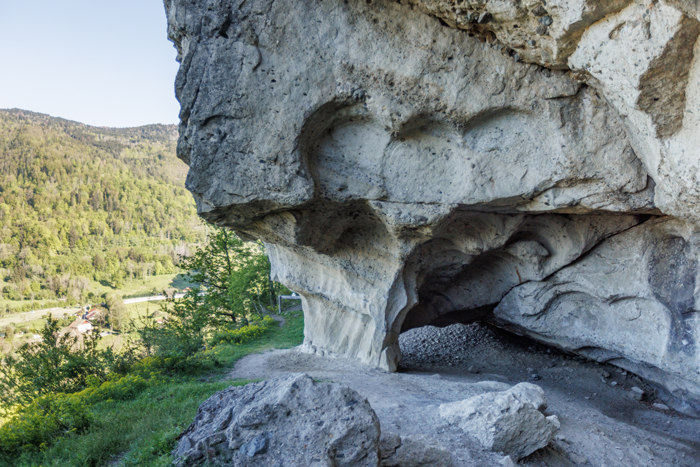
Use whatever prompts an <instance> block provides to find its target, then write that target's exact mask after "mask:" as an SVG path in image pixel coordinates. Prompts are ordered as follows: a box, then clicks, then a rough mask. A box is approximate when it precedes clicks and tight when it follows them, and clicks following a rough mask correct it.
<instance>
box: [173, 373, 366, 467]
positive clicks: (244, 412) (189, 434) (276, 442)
mask: <svg viewBox="0 0 700 467" xmlns="http://www.w3.org/2000/svg"><path fill="white" fill-rule="evenodd" d="M173 454H174V455H175V457H176V459H177V464H178V465H182V466H185V465H199V464H205V463H208V464H207V465H236V466H251V467H252V466H260V467H263V466H264V467H272V466H275V467H286V466H295V465H304V466H310V467H321V466H326V465H334V466H338V467H341V466H347V467H364V466H366V467H369V466H372V467H377V466H378V465H379V421H378V419H377V416H376V414H375V413H374V411H373V410H372V408H371V407H370V405H369V403H368V402H367V400H366V399H364V398H363V397H361V396H360V395H359V394H358V393H357V392H355V391H353V390H352V389H350V388H348V387H347V386H344V385H341V384H336V383H315V382H314V381H313V380H312V379H311V378H310V377H309V376H307V375H304V374H299V373H297V374H291V375H288V376H283V377H278V378H274V379H271V380H268V381H264V382H261V383H251V384H248V385H246V386H242V387H232V388H229V389H226V390H224V391H221V392H218V393H216V394H214V395H213V396H212V397H210V398H209V399H207V400H206V401H205V402H204V403H203V404H202V405H201V406H200V407H199V410H198V411H197V415H196V417H195V420H194V422H193V423H192V425H190V427H189V428H187V430H185V432H184V433H183V434H182V435H181V437H180V441H179V443H178V446H177V448H176V450H175V452H174V453H173Z"/></svg>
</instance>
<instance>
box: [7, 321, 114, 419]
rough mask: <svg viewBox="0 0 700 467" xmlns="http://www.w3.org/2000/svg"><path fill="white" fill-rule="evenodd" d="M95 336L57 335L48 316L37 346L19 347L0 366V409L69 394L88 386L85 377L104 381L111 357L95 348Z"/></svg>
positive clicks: (56, 326)
mask: <svg viewBox="0 0 700 467" xmlns="http://www.w3.org/2000/svg"><path fill="white" fill-rule="evenodd" d="M99 340H100V336H99V333H98V332H93V333H92V334H88V335H86V336H85V337H84V338H83V342H82V344H81V345H79V343H78V337H77V336H73V335H71V334H70V333H63V332H61V327H60V323H59V321H58V320H55V319H53V318H51V315H48V317H47V319H46V324H45V325H44V328H43V329H42V330H41V340H40V341H39V342H28V343H25V344H22V345H21V346H20V347H19V349H18V350H17V355H16V356H13V355H9V356H6V357H5V359H4V364H3V365H0V409H3V410H5V411H7V410H10V409H11V408H12V407H14V406H16V405H25V404H29V403H31V402H32V401H33V400H34V399H36V398H37V397H41V396H44V395H47V394H52V393H72V392H76V391H80V390H81V389H84V388H86V387H87V386H88V384H87V381H88V378H89V377H95V378H97V379H99V380H104V379H105V378H106V376H107V373H108V371H109V369H110V367H112V366H113V363H114V360H115V355H114V353H113V352H112V351H111V350H109V351H105V350H99V349H98V348H97V345H98V342H99Z"/></svg>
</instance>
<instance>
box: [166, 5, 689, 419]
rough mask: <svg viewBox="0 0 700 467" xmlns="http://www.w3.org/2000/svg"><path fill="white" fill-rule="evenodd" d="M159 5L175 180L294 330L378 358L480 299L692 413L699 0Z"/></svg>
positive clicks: (480, 305) (524, 329) (392, 360)
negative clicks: (292, 293) (268, 284)
mask: <svg viewBox="0 0 700 467" xmlns="http://www.w3.org/2000/svg"><path fill="white" fill-rule="evenodd" d="M165 4H166V11H167V15H168V22H169V35H170V38H171V39H172V41H173V42H174V43H175V45H176V47H177V49H178V52H179V57H178V59H179V60H180V63H181V67H180V71H179V73H178V76H177V81H176V91H177V95H178V98H179V99H180V102H181V105H182V110H181V115H180V117H181V126H180V140H179V145H178V153H179V156H180V157H181V158H182V159H183V160H184V161H186V162H187V163H188V164H189V166H190V172H189V176H188V180H187V187H188V188H189V189H190V191H191V192H192V193H193V195H194V196H195V199H196V201H197V205H198V209H199V212H200V215H202V217H204V218H205V219H207V220H209V221H211V222H214V223H217V224H220V225H226V226H229V227H232V228H234V229H236V230H237V231H238V232H239V233H240V234H241V235H243V236H245V237H247V238H262V239H263V240H264V241H265V242H266V243H267V245H268V249H269V252H270V255H271V261H272V264H273V270H274V274H275V276H276V278H277V279H278V280H280V281H282V282H283V283H285V284H287V285H288V286H289V287H291V288H292V289H294V290H296V291H298V292H299V293H301V295H302V296H303V305H304V312H305V319H306V329H305V339H306V343H305V345H306V347H307V349H309V350H312V351H316V352H320V353H328V354H342V355H346V356H354V357H357V358H360V359H361V360H363V361H365V362H366V363H369V364H372V365H376V366H379V367H382V368H385V369H387V370H395V369H396V366H397V363H398V361H399V359H400V350H399V348H398V336H399V334H400V333H401V332H402V330H406V329H410V328H412V327H416V326H423V325H426V324H447V323H451V322H457V321H461V322H466V321H469V320H476V319H485V320H489V321H491V322H494V323H497V324H499V325H500V326H504V327H507V328H509V329H512V330H514V331H515V332H518V333H521V334H527V335H529V336H531V337H533V338H535V339H539V340H542V341H545V342H549V343H551V344H552V345H556V346H559V347H561V348H564V349H567V350H570V351H572V352H578V353H581V354H584V355H587V356H590V357H593V358H598V359H600V360H606V361H611V362H614V363H616V364H618V365H620V366H622V367H625V368H629V369H632V370H634V371H636V372H638V373H640V374H642V375H644V376H646V377H647V378H649V379H651V380H653V381H656V382H658V383H659V384H661V385H664V386H665V387H666V388H668V389H669V390H671V391H672V392H673V393H674V394H675V396H676V397H677V400H676V402H677V405H678V407H680V408H683V409H686V410H688V411H692V410H697V409H700V345H698V344H696V342H697V341H698V340H700V313H698V311H697V310H698V309H700V308H699V307H700V303H697V302H698V301H700V291H698V289H697V287H698V286H697V283H698V280H697V276H698V265H697V259H696V257H697V255H698V247H699V245H700V235H699V234H698V226H699V225H700V224H698V223H699V222H700V210H698V204H697V203H698V201H700V191H699V190H700V184H699V183H698V174H699V169H700V105H699V104H700V59H698V57H700V42H699V41H698V35H699V34H700V23H699V22H698V17H699V16H700V13H699V12H698V8H697V5H696V3H694V2H692V1H685V0H676V1H656V0H655V1H645V2H642V1H633V0H617V1H592V0H576V1H571V0H567V1H559V0H549V1H548V2H546V4H545V2H539V1H534V0H532V1H530V0H522V1H520V0H518V1H516V0H488V1H487V0H464V1H457V0H403V1H400V2H396V1H389V0H362V1H360V0H304V1H295V2H282V1H273V0H248V1H243V0H208V1H194V0H166V1H165ZM679 401H680V402H679Z"/></svg>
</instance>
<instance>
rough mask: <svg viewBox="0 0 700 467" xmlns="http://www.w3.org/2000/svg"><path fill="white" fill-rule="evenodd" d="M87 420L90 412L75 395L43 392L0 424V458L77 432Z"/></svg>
mask: <svg viewBox="0 0 700 467" xmlns="http://www.w3.org/2000/svg"><path fill="white" fill-rule="evenodd" d="M90 421H91V415H90V412H89V411H88V409H87V407H86V406H85V405H84V404H83V403H82V401H81V400H80V398H79V397H76V396H73V395H66V394H46V395H44V396H42V397H39V398H37V399H35V400H34V401H32V403H31V404H29V405H27V406H26V407H24V408H22V409H20V410H19V411H18V412H17V413H15V414H14V415H13V416H12V417H11V418H10V420H9V421H7V422H6V423H5V424H4V425H2V426H0V459H2V458H3V457H6V458H7V457H11V456H14V455H16V454H17V453H18V452H19V451H33V450H37V449H41V448H45V447H46V446H47V445H48V444H50V443H51V441H52V440H53V439H54V438H56V437H57V436H59V435H65V434H76V433H81V432H83V431H84V430H85V429H86V428H87V427H88V426H89V425H90Z"/></svg>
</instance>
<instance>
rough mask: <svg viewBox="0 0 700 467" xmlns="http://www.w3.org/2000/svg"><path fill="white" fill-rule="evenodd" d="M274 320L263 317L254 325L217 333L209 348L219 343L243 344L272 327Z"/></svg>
mask: <svg viewBox="0 0 700 467" xmlns="http://www.w3.org/2000/svg"><path fill="white" fill-rule="evenodd" d="M274 323H275V320H273V319H272V318H270V317H269V316H265V317H264V318H263V319H262V320H260V321H259V322H258V323H256V324H248V325H247V326H242V327H240V328H238V329H229V330H226V331H222V332H217V333H216V334H214V336H213V337H212V339H211V346H212V347H214V346H217V345H219V344H221V343H226V344H243V343H245V342H249V341H252V340H254V339H257V338H258V337H260V336H261V335H262V334H263V333H264V332H265V330H266V329H267V328H269V327H270V326H272V325H273V324H274Z"/></svg>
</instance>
